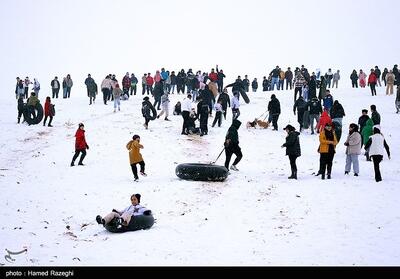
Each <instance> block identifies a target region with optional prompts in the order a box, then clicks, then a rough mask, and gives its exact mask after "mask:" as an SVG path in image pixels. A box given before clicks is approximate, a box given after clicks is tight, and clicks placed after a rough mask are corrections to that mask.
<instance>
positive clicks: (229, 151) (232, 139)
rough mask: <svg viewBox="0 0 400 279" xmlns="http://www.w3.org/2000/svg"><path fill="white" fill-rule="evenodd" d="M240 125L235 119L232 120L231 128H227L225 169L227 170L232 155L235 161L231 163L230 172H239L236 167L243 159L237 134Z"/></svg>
mask: <svg viewBox="0 0 400 279" xmlns="http://www.w3.org/2000/svg"><path fill="white" fill-rule="evenodd" d="M240 125H242V122H240V121H239V120H237V119H234V120H233V123H232V125H231V127H229V129H228V132H227V134H226V137H225V142H224V146H225V155H226V159H225V167H226V168H227V169H229V163H230V161H231V158H232V155H233V154H235V155H236V159H235V161H234V162H233V164H232V166H231V167H230V169H231V170H234V171H239V170H238V168H237V167H236V165H237V164H238V163H239V162H240V160H241V159H242V157H243V154H242V150H241V148H240V147H239V134H238V130H239V128H240Z"/></svg>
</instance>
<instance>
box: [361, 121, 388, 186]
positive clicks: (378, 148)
mask: <svg viewBox="0 0 400 279" xmlns="http://www.w3.org/2000/svg"><path fill="white" fill-rule="evenodd" d="M383 149H386V153H387V155H388V157H389V160H390V150H389V145H388V144H387V143H386V140H385V138H384V137H383V135H382V134H381V131H380V129H379V128H378V127H374V135H372V136H371V137H370V138H369V140H368V142H367V144H366V145H365V150H369V155H370V156H371V158H372V161H373V162H374V171H375V181H376V182H380V181H382V176H381V171H380V168H379V164H380V163H381V162H382V160H383V155H384V150H383Z"/></svg>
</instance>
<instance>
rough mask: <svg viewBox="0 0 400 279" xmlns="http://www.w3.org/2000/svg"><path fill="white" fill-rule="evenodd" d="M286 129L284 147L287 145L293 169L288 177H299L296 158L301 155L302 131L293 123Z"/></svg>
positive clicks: (287, 153) (287, 152)
mask: <svg viewBox="0 0 400 279" xmlns="http://www.w3.org/2000/svg"><path fill="white" fill-rule="evenodd" d="M300 98H301V96H300ZM284 130H285V131H286V132H287V137H286V141H285V143H284V144H283V145H282V148H285V147H286V155H287V156H289V161H290V168H291V170H292V174H291V175H290V176H289V177H288V179H297V166H296V159H297V158H298V157H300V156H301V149H300V139H299V135H300V133H299V132H297V131H296V128H295V127H293V126H292V125H287V126H286V127H285V128H284Z"/></svg>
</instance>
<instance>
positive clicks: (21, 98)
mask: <svg viewBox="0 0 400 279" xmlns="http://www.w3.org/2000/svg"><path fill="white" fill-rule="evenodd" d="M24 107H25V104H24V96H19V98H18V106H17V108H18V124H19V123H20V121H21V116H22V115H23V114H24ZM24 121H25V120H24ZM24 121H22V123H23V122H24Z"/></svg>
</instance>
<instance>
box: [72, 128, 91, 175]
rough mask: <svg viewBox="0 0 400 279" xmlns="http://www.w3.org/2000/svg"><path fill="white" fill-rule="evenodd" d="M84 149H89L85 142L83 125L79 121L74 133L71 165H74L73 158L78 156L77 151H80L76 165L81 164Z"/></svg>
mask: <svg viewBox="0 0 400 279" xmlns="http://www.w3.org/2000/svg"><path fill="white" fill-rule="evenodd" d="M86 149H89V145H88V144H87V143H86V138H85V125H83V123H79V127H78V130H77V131H76V133H75V154H74V157H72V161H71V167H73V166H75V164H74V163H75V160H76V159H77V158H78V156H79V153H82V155H81V158H80V159H79V163H78V165H80V166H83V159H85V157H86Z"/></svg>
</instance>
